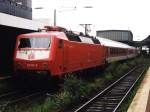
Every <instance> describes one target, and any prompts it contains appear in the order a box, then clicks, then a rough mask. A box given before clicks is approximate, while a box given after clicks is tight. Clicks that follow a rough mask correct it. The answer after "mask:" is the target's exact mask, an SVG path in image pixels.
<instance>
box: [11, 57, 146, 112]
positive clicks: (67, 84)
mask: <svg viewBox="0 0 150 112" xmlns="http://www.w3.org/2000/svg"><path fill="white" fill-rule="evenodd" d="M146 62H148V59H144V58H143V57H138V58H136V59H133V60H128V61H122V62H115V63H112V64H110V65H108V67H107V68H106V69H105V70H104V73H99V75H91V76H89V77H88V78H90V80H88V79H87V80H86V79H85V78H81V77H77V76H76V74H68V75H66V77H65V79H64V80H65V81H64V86H63V88H62V90H60V91H59V92H58V93H56V94H55V95H53V96H49V97H48V98H46V99H45V101H44V102H43V103H42V104H37V105H34V106H33V107H30V108H29V109H26V110H24V111H22V112H64V111H66V110H67V109H68V108H69V107H70V108H72V107H73V106H74V105H79V103H80V102H82V101H85V100H87V99H89V96H90V97H91V96H92V95H93V94H94V93H96V92H98V91H99V90H101V89H102V88H104V87H106V86H107V85H108V84H110V83H111V82H113V81H115V80H116V79H118V78H119V77H121V76H122V75H123V74H124V73H126V72H128V71H129V70H130V69H131V68H133V67H134V66H135V65H138V64H142V63H146ZM18 110H19V109H18ZM12 112H13V111H12ZM15 112H19V111H15Z"/></svg>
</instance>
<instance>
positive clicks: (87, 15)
mask: <svg viewBox="0 0 150 112" xmlns="http://www.w3.org/2000/svg"><path fill="white" fill-rule="evenodd" d="M32 1H33V18H48V19H50V24H51V25H52V24H53V11H54V9H56V10H57V25H59V26H63V27H66V28H68V29H72V30H76V31H81V30H82V31H83V28H82V27H81V26H80V25H79V24H82V23H90V24H92V26H91V29H92V34H93V35H95V31H96V30H112V29H117V30H131V31H132V32H133V35H134V40H142V39H144V38H146V37H147V36H148V35H150V1H149V0H32ZM84 6H92V7H93V8H89V9H87V8H84ZM35 7H43V9H39V10H37V9H36V10H35V9H34V8H35ZM75 7H76V8H75Z"/></svg>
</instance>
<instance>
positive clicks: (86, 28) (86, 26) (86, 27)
mask: <svg viewBox="0 0 150 112" xmlns="http://www.w3.org/2000/svg"><path fill="white" fill-rule="evenodd" d="M80 25H81V26H83V27H84V32H85V35H88V27H90V25H92V24H80Z"/></svg>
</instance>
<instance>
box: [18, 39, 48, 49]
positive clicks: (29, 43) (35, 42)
mask: <svg viewBox="0 0 150 112" xmlns="http://www.w3.org/2000/svg"><path fill="white" fill-rule="evenodd" d="M49 47H50V38H45V37H32V38H21V39H20V40H19V46H18V48H49Z"/></svg>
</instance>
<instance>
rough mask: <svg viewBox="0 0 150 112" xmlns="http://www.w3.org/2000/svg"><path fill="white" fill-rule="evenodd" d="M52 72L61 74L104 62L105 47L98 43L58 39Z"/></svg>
mask: <svg viewBox="0 0 150 112" xmlns="http://www.w3.org/2000/svg"><path fill="white" fill-rule="evenodd" d="M59 44H63V45H60V46H61V47H59ZM55 59H56V60H55V64H54V67H53V68H54V69H53V70H52V74H58V75H59V74H62V73H66V72H73V71H77V70H82V69H86V68H91V67H96V66H101V65H104V64H105V60H106V47H104V46H101V45H100V44H86V43H80V42H74V41H66V40H63V42H61V41H60V40H58V47H57V49H56V57H55Z"/></svg>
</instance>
